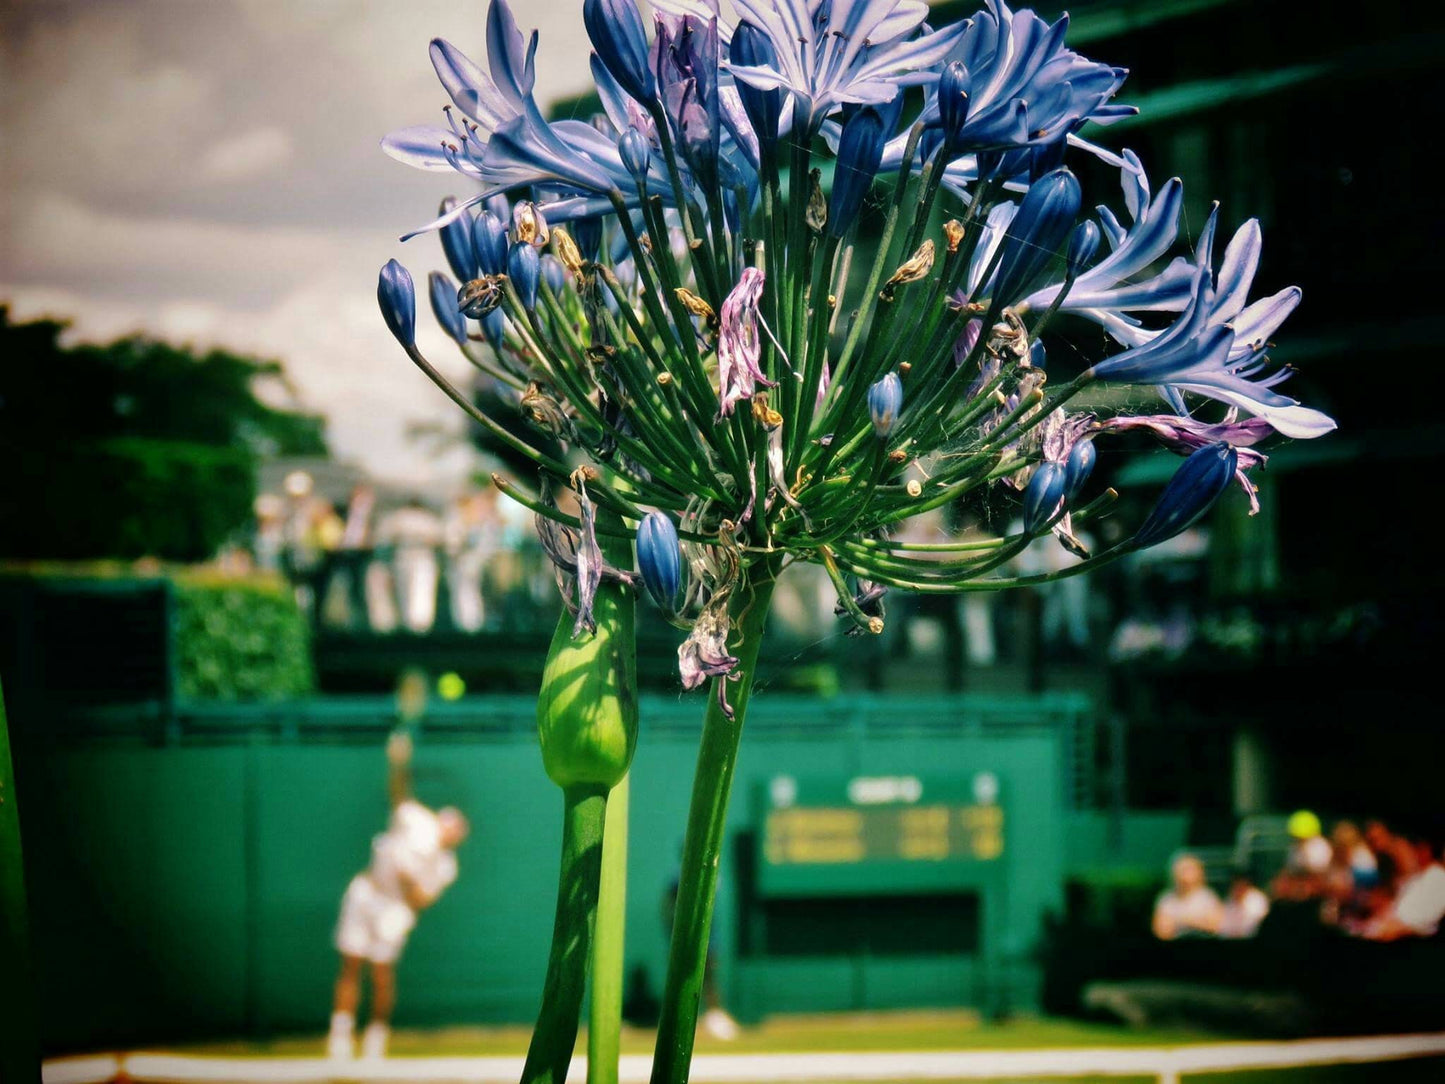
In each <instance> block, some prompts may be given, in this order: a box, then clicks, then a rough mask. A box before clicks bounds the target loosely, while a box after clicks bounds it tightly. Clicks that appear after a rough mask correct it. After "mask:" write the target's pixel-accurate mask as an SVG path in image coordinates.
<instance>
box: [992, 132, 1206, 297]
mask: <svg viewBox="0 0 1445 1084" xmlns="http://www.w3.org/2000/svg"><path fill="white" fill-rule="evenodd" d="M1123 153H1124V167H1123V168H1121V169H1120V171H1119V179H1120V182H1121V184H1122V186H1123V189H1124V205H1125V208H1126V209H1127V210H1128V212H1129V216H1130V225H1129V227H1128V228H1127V229H1125V228H1124V227H1123V226H1122V225H1120V223H1119V220H1118V219H1117V218H1115V217H1114V214H1113V212H1111V211H1110V210H1109V209H1108V208H1107V207H1099V208H1098V215H1099V221H1100V223H1102V225H1103V232H1104V235H1105V236H1106V238H1107V239H1108V242H1109V248H1110V252H1109V254H1108V255H1107V256H1105V257H1104V258H1103V259H1102V260H1100V261H1099V262H1098V263H1097V264H1095V265H1094V266H1093V267H1091V268H1089V269H1088V270H1087V271H1084V272H1083V273H1081V274H1080V275H1079V276H1078V278H1077V279H1075V281H1074V285H1073V286H1072V287H1071V288H1070V289H1069V292H1068V295H1067V296H1066V297H1065V298H1064V300H1063V303H1062V305H1061V306H1060V307H1061V308H1063V309H1064V310H1065V311H1067V312H1074V313H1077V314H1078V315H1080V316H1083V317H1086V318H1087V319H1091V320H1094V321H1096V322H1099V323H1103V322H1105V321H1106V320H1107V319H1108V318H1109V317H1110V316H1111V315H1118V314H1120V313H1124V312H1149V311H1154V312H1159V311H1164V312H1178V311H1179V310H1180V309H1182V308H1184V306H1185V305H1186V304H1187V303H1188V301H1189V296H1190V287H1191V284H1192V283H1193V281H1194V270H1195V269H1194V265H1193V264H1192V263H1191V262H1190V261H1189V260H1187V259H1185V258H1183V257H1178V258H1176V259H1175V260H1173V261H1171V262H1170V263H1169V265H1168V266H1166V267H1165V268H1164V269H1163V270H1161V271H1159V272H1158V273H1157V274H1155V275H1151V276H1149V277H1147V278H1140V277H1139V276H1140V275H1141V274H1142V273H1143V272H1144V271H1146V270H1147V269H1148V268H1149V266H1150V265H1151V264H1153V263H1154V262H1155V261H1157V260H1158V259H1159V258H1160V257H1162V256H1163V255H1164V254H1165V253H1166V252H1168V251H1169V248H1170V246H1172V245H1173V244H1174V241H1175V239H1176V238H1177V237H1178V236H1179V216H1180V212H1181V210H1182V209H1183V206H1184V186H1183V184H1181V183H1180V181H1179V178H1177V177H1175V178H1172V179H1171V180H1169V181H1167V182H1165V184H1164V187H1163V188H1162V189H1160V190H1159V194H1158V195H1157V196H1155V197H1154V198H1153V200H1152V201H1151V200H1150V196H1149V177H1148V176H1147V175H1146V174H1145V172H1144V168H1143V166H1142V165H1140V163H1139V159H1138V158H1137V157H1136V156H1135V154H1134V152H1133V151H1129V150H1126V151H1124V152H1123ZM1091 224H1092V223H1091ZM1083 262H1087V260H1085V261H1083ZM1062 288H1063V283H1061V282H1058V283H1054V284H1052V285H1050V286H1045V287H1043V288H1041V289H1039V290H1037V291H1035V292H1034V293H1033V294H1032V295H1030V296H1029V297H1028V298H1026V299H1025V300H1024V301H1023V302H1022V303H1021V304H1020V305H1019V309H1020V310H1021V311H1023V310H1028V309H1043V308H1047V307H1048V306H1049V304H1050V303H1052V302H1053V300H1054V298H1055V297H1056V296H1057V295H1058V293H1059V291H1060V290H1061V289H1062Z"/></svg>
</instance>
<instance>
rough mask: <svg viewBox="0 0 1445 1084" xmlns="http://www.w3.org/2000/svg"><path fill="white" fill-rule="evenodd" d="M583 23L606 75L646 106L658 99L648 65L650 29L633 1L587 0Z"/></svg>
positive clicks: (654, 81)
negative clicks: (648, 30)
mask: <svg viewBox="0 0 1445 1084" xmlns="http://www.w3.org/2000/svg"><path fill="white" fill-rule="evenodd" d="M582 22H583V23H584V24H585V25H586V27H587V36H588V37H589V38H591V39H592V47H593V48H594V49H596V50H597V59H598V60H600V61H602V66H603V67H604V68H606V69H607V74H609V75H611V76H612V78H614V79H616V80H617V82H618V83H619V84H620V85H621V86H622V89H623V90H625V91H627V93H628V94H631V95H632V96H633V98H635V99H637V101H638V102H639V103H641V104H643V105H647V104H648V103H649V102H651V101H652V100H653V99H654V98H655V97H657V82H656V80H655V79H654V78H653V75H652V65H651V64H650V63H648V55H647V54H648V50H647V28H646V27H645V26H643V25H642V16H641V15H640V14H639V13H638V11H637V5H636V4H635V3H634V2H633V0H584V3H583V4H582Z"/></svg>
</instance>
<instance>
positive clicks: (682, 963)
mask: <svg viewBox="0 0 1445 1084" xmlns="http://www.w3.org/2000/svg"><path fill="white" fill-rule="evenodd" d="M781 564H782V559H781V556H780V555H773V556H769V557H766V558H764V559H762V560H760V561H758V562H756V563H755V564H753V565H752V566H751V567H750V568H749V569H748V570H747V572H746V573H745V580H744V583H743V585H742V588H741V590H739V591H738V593H737V595H736V602H735V605H736V606H737V607H739V612H738V613H737V615H736V618H735V633H734V637H733V641H732V645H731V650H732V651H733V653H734V654H735V655H736V656H737V659H738V667H737V670H736V672H735V673H736V676H737V678H738V680H737V681H736V682H729V681H727V679H725V678H715V679H714V681H715V682H720V683H722V689H721V692H722V693H723V694H724V695H728V696H729V701H730V703H731V705H732V709H733V718H731V719H729V718H728V717H727V715H726V714H725V713H724V712H723V710H722V708H721V707H720V706H719V704H718V700H717V696H716V695H714V696H711V697H709V700H708V708H707V714H706V715H705V716H704V717H703V724H702V741H701V743H700V745H699V748H698V754H697V774H696V775H695V776H694V777H693V784H692V804H691V807H690V808H689V810H688V816H687V834H686V836H685V837H684V839H683V853H682V874H681V879H680V880H679V882H678V887H677V911H676V917H675V919H674V922H673V930H672V950H671V953H670V955H669V958H668V966H667V982H666V985H665V986H664V988H663V994H662V1017H661V1019H660V1020H659V1022H658V1028H657V1049H656V1051H655V1053H654V1056H653V1062H652V1082H653V1084H683V1082H684V1081H686V1080H687V1075H688V1067H689V1065H690V1064H691V1062H692V1046H693V1038H694V1034H695V1032H696V1030H697V1013H698V1003H699V1001H700V1000H701V997H702V981H703V969H704V967H705V966H706V964H707V944H708V933H709V931H710V930H711V927H712V910H713V900H714V898H715V896H716V894H717V879H718V865H719V863H720V861H721V857H722V846H723V829H724V827H725V825H726V821H727V808H728V795H729V792H730V791H731V790H732V781H733V771H734V769H735V768H736V766H737V757H738V742H739V740H740V739H741V737H742V732H743V720H744V719H745V718H746V716H747V708H748V699H749V696H750V695H751V693H752V687H753V676H754V673H755V670H756V668H757V661H758V648H759V647H760V646H761V645H762V639H763V627H764V626H765V625H766V624H767V619H768V605H769V602H770V600H771V598H772V594H773V587H774V584H775V581H776V578H777V574H778V569H779V567H780V566H781ZM714 692H715V693H716V692H718V690H717V689H716V688H715V689H714Z"/></svg>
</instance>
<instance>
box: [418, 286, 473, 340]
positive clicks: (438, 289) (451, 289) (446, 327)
mask: <svg viewBox="0 0 1445 1084" xmlns="http://www.w3.org/2000/svg"><path fill="white" fill-rule="evenodd" d="M426 281H427V293H428V294H429V295H430V297H431V311H432V314H433V315H434V316H435V317H436V318H437V323H439V324H441V326H442V330H443V331H445V332H446V333H447V334H448V335H450V336H451V337H452V338H453V339H455V340H456V341H457V344H458V345H459V346H465V345H466V344H467V319H466V317H465V316H463V315H462V313H461V310H460V309H458V308H457V286H456V283H454V282H452V280H451V279H449V278H448V277H447V276H446V275H444V274H442V272H440V271H433V272H432V273H431V274H430V275H428V276H427V277H426Z"/></svg>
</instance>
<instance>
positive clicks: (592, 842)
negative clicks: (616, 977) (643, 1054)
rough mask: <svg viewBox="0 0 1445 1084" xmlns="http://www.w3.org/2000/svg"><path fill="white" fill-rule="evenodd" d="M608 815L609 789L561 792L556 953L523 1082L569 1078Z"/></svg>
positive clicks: (547, 1083) (553, 1083)
mask: <svg viewBox="0 0 1445 1084" xmlns="http://www.w3.org/2000/svg"><path fill="white" fill-rule="evenodd" d="M606 816H607V789H606V788H605V787H601V786H595V785H588V784H579V785H578V786H574V787H568V788H567V789H565V790H564V791H563V792H562V869H561V873H560V875H559V876H558V879H557V913H556V918H555V919H554V921H553V924H552V954H551V956H550V957H549V959H548V960H547V978H546V981H545V982H544V984H543V987H542V1010H541V1012H540V1013H539V1014H538V1016H537V1026H536V1028H534V1029H533V1031H532V1043H531V1045H530V1046H529V1047H528V1048H527V1062H526V1065H525V1066H524V1067H523V1069H522V1084H563V1082H564V1081H566V1079H567V1067H568V1066H569V1065H571V1063H572V1050H573V1048H574V1047H575V1046H576V1045H577V1020H578V1017H579V1016H580V1015H581V1012H582V991H583V988H584V987H585V986H586V984H587V954H588V947H589V944H590V942H591V940H592V927H593V923H594V921H595V918H596V913H597V882H598V877H599V875H600V873H601V870H602V832H603V824H604V822H605V820H606Z"/></svg>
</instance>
